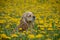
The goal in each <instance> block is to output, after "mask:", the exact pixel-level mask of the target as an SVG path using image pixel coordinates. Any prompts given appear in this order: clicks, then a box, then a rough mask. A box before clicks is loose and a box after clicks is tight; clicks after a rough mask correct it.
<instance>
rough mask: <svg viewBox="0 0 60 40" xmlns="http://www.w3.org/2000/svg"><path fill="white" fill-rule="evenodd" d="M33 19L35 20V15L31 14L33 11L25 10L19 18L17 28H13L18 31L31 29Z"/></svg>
mask: <svg viewBox="0 0 60 40" xmlns="http://www.w3.org/2000/svg"><path fill="white" fill-rule="evenodd" d="M34 21H35V16H34V15H33V13H32V12H25V13H24V14H23V15H22V18H21V20H20V24H19V25H18V27H17V28H15V30H18V32H21V31H27V30H28V29H29V28H30V30H31V29H32V28H34ZM19 29H20V30H19ZM31 31H32V30H31Z"/></svg>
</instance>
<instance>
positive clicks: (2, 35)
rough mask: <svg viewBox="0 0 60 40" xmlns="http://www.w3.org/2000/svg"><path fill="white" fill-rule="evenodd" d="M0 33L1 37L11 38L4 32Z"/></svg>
mask: <svg viewBox="0 0 60 40" xmlns="http://www.w3.org/2000/svg"><path fill="white" fill-rule="evenodd" d="M0 35H1V38H8V39H11V38H10V37H8V36H7V35H6V34H0Z"/></svg>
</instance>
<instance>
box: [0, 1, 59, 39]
mask: <svg viewBox="0 0 60 40" xmlns="http://www.w3.org/2000/svg"><path fill="white" fill-rule="evenodd" d="M26 11H31V12H33V13H34V15H35V16H36V20H35V26H34V29H32V31H33V32H32V33H31V31H27V32H26V31H23V32H22V33H20V32H15V33H14V34H11V32H12V30H13V29H14V28H15V27H17V26H18V25H19V23H20V20H21V16H22V14H23V13H24V12H26ZM0 40H60V0H0Z"/></svg>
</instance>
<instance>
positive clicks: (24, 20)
mask: <svg viewBox="0 0 60 40" xmlns="http://www.w3.org/2000/svg"><path fill="white" fill-rule="evenodd" d="M21 21H22V22H26V13H24V14H23V15H22V19H21Z"/></svg>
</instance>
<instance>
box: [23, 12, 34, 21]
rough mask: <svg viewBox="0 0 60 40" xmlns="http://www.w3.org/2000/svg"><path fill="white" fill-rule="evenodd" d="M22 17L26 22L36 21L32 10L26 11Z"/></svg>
mask: <svg viewBox="0 0 60 40" xmlns="http://www.w3.org/2000/svg"><path fill="white" fill-rule="evenodd" d="M22 19H23V20H24V22H34V20H35V16H34V15H33V13H32V12H25V13H24V14H23V16H22Z"/></svg>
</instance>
